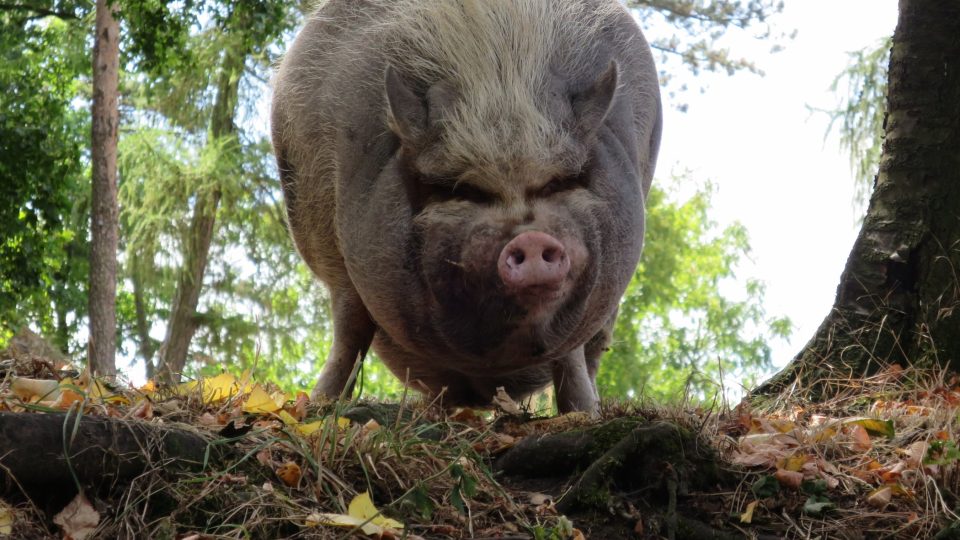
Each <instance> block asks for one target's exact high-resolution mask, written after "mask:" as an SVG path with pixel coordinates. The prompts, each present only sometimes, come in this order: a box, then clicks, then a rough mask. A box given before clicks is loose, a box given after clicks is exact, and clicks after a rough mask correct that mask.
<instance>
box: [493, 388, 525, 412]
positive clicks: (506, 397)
mask: <svg viewBox="0 0 960 540" xmlns="http://www.w3.org/2000/svg"><path fill="white" fill-rule="evenodd" d="M493 405H494V406H495V407H497V408H499V409H500V410H502V411H503V412H505V413H507V414H510V415H514V416H519V415H520V414H522V413H523V410H522V409H520V406H519V405H517V402H516V401H514V400H513V398H512V397H510V394H508V393H507V391H506V390H504V388H503V387H502V386H498V387H497V395H495V396H493Z"/></svg>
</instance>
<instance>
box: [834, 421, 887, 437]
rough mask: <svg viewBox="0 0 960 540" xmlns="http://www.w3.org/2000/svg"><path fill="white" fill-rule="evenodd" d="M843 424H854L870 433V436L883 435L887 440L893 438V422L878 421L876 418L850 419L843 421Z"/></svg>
mask: <svg viewBox="0 0 960 540" xmlns="http://www.w3.org/2000/svg"><path fill="white" fill-rule="evenodd" d="M843 423H844V424H848V425H849V424H856V425H858V426H862V427H863V428H864V429H866V430H867V431H869V432H870V434H871V435H883V436H884V437H886V438H888V439H892V438H893V437H894V435H895V434H896V433H895V430H894V427H893V420H880V419H877V418H852V419H848V420H844V421H843Z"/></svg>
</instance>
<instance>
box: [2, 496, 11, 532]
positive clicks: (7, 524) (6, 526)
mask: <svg viewBox="0 0 960 540" xmlns="http://www.w3.org/2000/svg"><path fill="white" fill-rule="evenodd" d="M11 534H13V510H12V509H11V508H10V507H9V506H7V505H6V504H4V503H3V502H2V501H0V536H8V535H11Z"/></svg>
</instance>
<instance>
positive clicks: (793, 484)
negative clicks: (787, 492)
mask: <svg viewBox="0 0 960 540" xmlns="http://www.w3.org/2000/svg"><path fill="white" fill-rule="evenodd" d="M773 476H774V478H776V479H777V481H778V482H780V485H782V486H785V487H789V488H793V489H800V484H802V483H803V473H799V472H796V471H788V470H786V469H777V472H775V473H773Z"/></svg>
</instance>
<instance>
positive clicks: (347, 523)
mask: <svg viewBox="0 0 960 540" xmlns="http://www.w3.org/2000/svg"><path fill="white" fill-rule="evenodd" d="M305 521H306V523H305V525H306V526H307V527H316V526H317V525H332V526H334V527H344V528H348V529H354V528H356V527H360V530H361V531H363V533H364V534H366V535H368V536H381V535H382V534H383V532H384V531H383V527H380V526H379V525H376V524H374V523H373V522H370V521H367V520H365V519H360V518H355V517H353V516H348V515H345V514H324V513H315V514H310V515H309V516H307V519H306V520H305Z"/></svg>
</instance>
